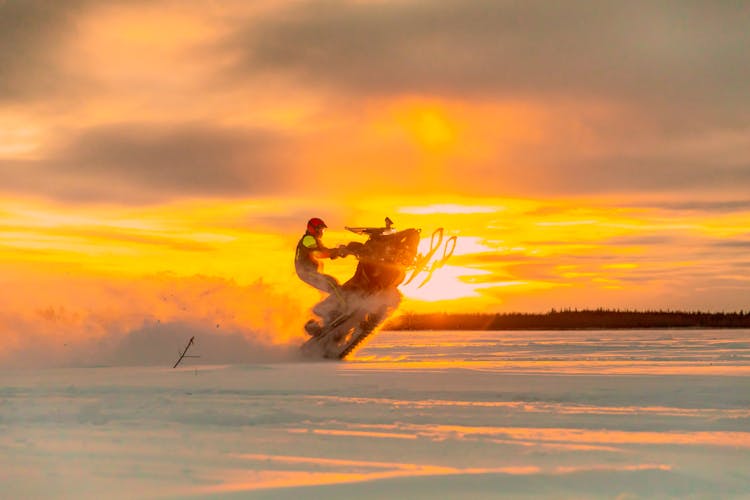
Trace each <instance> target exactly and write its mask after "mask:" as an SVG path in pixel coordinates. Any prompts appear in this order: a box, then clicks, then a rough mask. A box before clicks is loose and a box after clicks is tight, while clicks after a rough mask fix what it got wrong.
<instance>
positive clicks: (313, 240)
mask: <svg viewBox="0 0 750 500" xmlns="http://www.w3.org/2000/svg"><path fill="white" fill-rule="evenodd" d="M327 227H328V226H326V223H325V222H323V221H322V220H321V219H319V218H317V217H313V218H312V219H310V220H309V221H307V231H306V232H305V234H304V235H303V236H302V238H300V240H299V243H297V252H296V254H295V256H294V268H295V270H296V271H297V276H299V278H300V279H301V280H302V281H304V282H305V283H307V284H308V285H311V286H313V287H315V288H317V289H318V290H320V291H322V292H325V293H328V294H331V295H333V296H334V297H336V299H337V301H336V302H337V305H338V307H337V308H338V309H343V306H344V305H345V301H344V295H343V293H342V291H341V285H340V284H339V282H338V280H336V278H334V277H333V276H329V275H327V274H323V273H322V272H321V271H322V269H323V264H322V263H321V262H320V259H335V258H337V257H343V256H345V255H346V253H345V249H346V247H343V246H342V247H339V248H328V247H326V246H325V245H324V244H323V242H322V241H321V238H322V237H323V230H325V228H327Z"/></svg>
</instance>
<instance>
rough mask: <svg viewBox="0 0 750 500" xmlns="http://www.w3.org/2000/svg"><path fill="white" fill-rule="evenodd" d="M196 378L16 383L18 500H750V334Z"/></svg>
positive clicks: (435, 348)
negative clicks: (538, 499)
mask: <svg viewBox="0 0 750 500" xmlns="http://www.w3.org/2000/svg"><path fill="white" fill-rule="evenodd" d="M195 361H196V360H186V361H185V365H184V366H181V367H180V368H178V369H174V370H173V369H171V367H169V366H166V367H137V368H127V367H112V368H107V367H102V368H67V369H49V370H41V371H39V370H35V371H30V370H25V371H24V370H16V371H9V370H5V371H0V498H162V497H166V498H206V497H207V498H346V499H351V498H357V499H364V498H431V499H434V498H499V497H510V498H524V497H554V498H641V497H646V498H664V497H675V498H750V331H747V330H744V331H736V330H735V331H729V330H707V331H697V330H661V331H630V332H602V331H588V332H380V333H379V334H378V335H377V336H376V337H375V338H374V339H373V340H372V341H371V342H370V343H369V344H367V345H366V346H365V347H364V348H362V349H361V350H360V351H358V352H357V355H356V357H355V358H354V359H352V360H351V361H348V362H343V363H339V362H303V361H299V360H292V359H290V360H288V361H287V362H278V363H272V364H245V365H226V366H196V365H195ZM191 363H192V364H191Z"/></svg>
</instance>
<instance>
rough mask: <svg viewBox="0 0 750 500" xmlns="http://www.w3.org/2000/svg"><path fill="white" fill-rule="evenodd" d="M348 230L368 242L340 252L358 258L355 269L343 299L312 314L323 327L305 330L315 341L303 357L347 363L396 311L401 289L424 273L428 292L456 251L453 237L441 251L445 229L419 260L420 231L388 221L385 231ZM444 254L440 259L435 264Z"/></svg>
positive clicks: (322, 304)
mask: <svg viewBox="0 0 750 500" xmlns="http://www.w3.org/2000/svg"><path fill="white" fill-rule="evenodd" d="M346 229H347V230H348V231H351V232H353V233H355V234H358V235H364V236H367V241H365V242H364V243H360V242H356V241H353V242H351V243H349V244H348V245H345V246H342V247H339V254H340V256H342V257H343V256H346V255H354V256H355V257H356V258H357V260H358V263H357V269H356V271H355V272H354V275H353V276H352V278H351V279H349V281H347V282H346V283H344V284H343V285H342V287H341V290H342V296H341V297H338V296H336V295H333V294H332V295H329V296H328V297H327V298H326V299H324V300H323V301H322V302H320V303H318V304H317V305H316V306H315V307H313V313H314V314H315V315H316V316H318V317H320V318H321V319H322V321H318V320H316V319H310V320H309V321H308V322H307V323H306V324H305V330H306V332H307V333H308V334H309V335H311V338H310V339H308V340H307V341H306V342H305V343H304V344H303V345H302V352H303V353H304V354H306V355H308V356H311V357H323V358H332V359H344V358H345V357H346V356H347V355H349V354H350V353H352V352H353V351H354V350H355V349H356V348H357V347H358V346H360V345H361V344H362V342H363V341H364V340H365V339H366V338H368V337H369V336H370V335H371V334H372V333H373V332H374V331H376V329H377V328H378V327H379V326H381V325H382V324H383V323H384V322H385V320H386V319H388V317H389V316H390V315H391V314H393V313H394V312H395V311H396V309H397V308H398V305H399V303H400V302H401V297H402V295H401V292H400V291H399V290H398V286H399V285H402V284H404V285H405V284H408V283H410V282H411V281H412V280H414V279H415V278H416V277H417V276H418V275H420V274H422V273H423V272H424V273H426V276H425V277H424V278H423V279H422V282H421V283H420V284H419V286H420V287H421V286H424V285H425V284H426V283H427V282H428V281H429V280H430V278H431V277H432V275H433V273H434V272H435V270H437V269H439V268H440V267H442V266H443V265H444V264H445V262H446V261H447V260H448V258H449V257H450V256H451V255H452V254H453V251H454V250H455V247H456V237H455V236H452V237H450V238H448V239H447V240H446V241H445V245H443V246H441V245H442V243H443V228H438V229H436V230H435V231H434V232H433V233H432V237H431V239H430V248H429V250H428V251H427V252H426V253H424V254H421V253H419V248H418V247H419V241H420V235H421V229H416V228H409V229H404V230H401V231H397V230H395V229H394V228H393V221H391V219H389V218H388V217H386V219H385V227H346ZM440 248H442V249H443V252H442V255H441V256H440V257H439V258H436V257H435V256H436V254H437V252H438V250H439V249H440ZM407 274H408V277H407Z"/></svg>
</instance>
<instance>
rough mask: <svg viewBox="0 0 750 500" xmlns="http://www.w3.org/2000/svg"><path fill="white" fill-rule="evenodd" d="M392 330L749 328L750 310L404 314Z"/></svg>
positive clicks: (388, 325) (388, 326)
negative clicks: (710, 311)
mask: <svg viewBox="0 0 750 500" xmlns="http://www.w3.org/2000/svg"><path fill="white" fill-rule="evenodd" d="M385 328H386V329H389V330H580V329H592V330H595V329H607V330H609V329H617V328H622V329H625V328H627V329H638V328H750V311H747V312H745V311H739V312H730V313H725V312H721V313H708V312H684V311H620V310H608V309H593V310H588V309H584V310H577V309H564V310H555V309H552V310H551V311H549V312H547V313H536V314H535V313H498V314H481V313H477V314H449V313H437V314H416V313H405V314H403V315H401V316H398V317H396V318H393V319H392V320H390V321H389V322H388V323H386V325H385Z"/></svg>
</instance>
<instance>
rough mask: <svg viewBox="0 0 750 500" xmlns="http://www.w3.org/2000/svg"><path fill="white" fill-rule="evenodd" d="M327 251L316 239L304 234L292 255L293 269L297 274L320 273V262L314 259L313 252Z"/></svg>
mask: <svg viewBox="0 0 750 500" xmlns="http://www.w3.org/2000/svg"><path fill="white" fill-rule="evenodd" d="M316 250H317V251H320V250H327V249H326V247H325V246H323V244H322V243H321V242H320V240H319V239H318V238H316V237H315V236H313V235H312V234H310V233H305V234H304V236H302V238H300V240H299V243H297V251H296V253H295V255H294V268H295V269H296V270H297V274H300V273H317V272H320V262H318V259H316V258H315V256H314V255H313V252H315V251H316Z"/></svg>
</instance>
